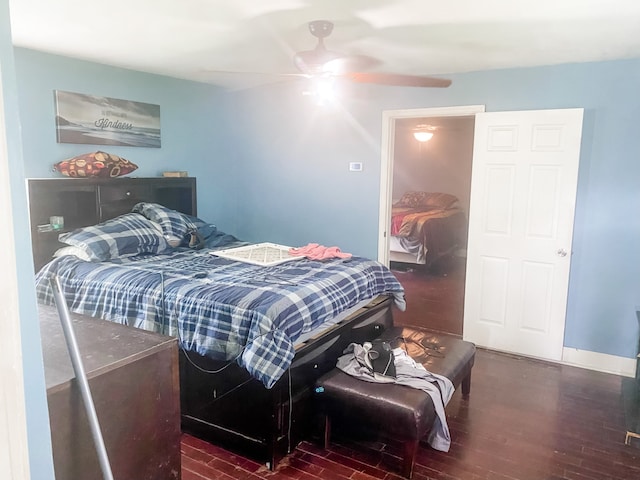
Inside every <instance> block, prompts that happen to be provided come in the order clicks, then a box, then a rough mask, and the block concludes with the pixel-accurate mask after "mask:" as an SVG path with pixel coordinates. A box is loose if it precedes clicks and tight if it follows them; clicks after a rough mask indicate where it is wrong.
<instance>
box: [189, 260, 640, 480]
mask: <svg viewBox="0 0 640 480" xmlns="http://www.w3.org/2000/svg"><path fill="white" fill-rule="evenodd" d="M460 265H462V267H463V262H458V264H457V266H458V267H460ZM454 267H455V265H454ZM445 273H446V275H445ZM397 276H398V278H399V280H400V281H401V282H402V283H403V285H405V288H407V292H408V303H409V306H408V308H407V311H406V312H404V313H399V314H398V316H397V318H396V323H398V324H404V325H420V326H423V327H428V328H431V329H433V330H438V331H441V332H449V333H453V334H458V335H459V334H461V332H462V298H463V288H464V287H463V283H464V282H460V281H459V278H458V281H457V282H456V276H458V277H460V276H462V277H463V276H464V268H462V270H460V269H459V268H457V269H456V268H450V269H447V270H446V271H441V272H440V273H434V272H432V273H428V274H427V275H426V278H427V279H428V280H429V281H425V280H424V279H425V276H424V272H418V271H411V272H409V271H406V272H397ZM421 279H422V281H421ZM414 287H415V288H414ZM412 292H415V294H416V296H415V297H414V296H413V295H414V294H413V293H412ZM454 299H458V300H459V301H460V302H459V304H455V303H454ZM395 313H397V312H395ZM395 313H394V314H395ZM425 319H426V320H425ZM446 411H447V418H448V423H449V428H450V431H451V438H452V445H451V449H450V451H449V452H447V453H443V452H438V451H436V450H433V449H431V448H430V447H429V446H428V445H426V444H423V445H421V448H420V451H419V452H418V455H417V459H416V466H415V469H414V475H413V478H414V479H415V480H561V479H565V480H640V440H632V445H629V446H627V445H625V444H624V438H625V431H626V430H625V425H624V412H623V406H622V398H621V377H619V376H616V375H609V374H604V373H599V372H593V371H590V370H585V369H580V368H576V367H568V366H563V365H557V364H552V363H546V362H541V361H535V360H531V359H526V358H521V357H517V356H513V355H506V354H501V353H496V352H492V351H488V350H483V349H478V352H477V354H476V362H475V366H474V368H473V373H472V385H471V395H470V396H469V398H468V399H466V400H465V399H463V398H462V395H461V394H460V392H459V391H458V392H456V393H455V394H454V396H453V398H452V399H451V401H450V402H449V405H448V406H447V409H446ZM334 427H335V426H334ZM400 454H401V449H400V446H399V445H396V444H389V443H384V442H382V441H380V440H378V439H375V438H370V439H366V440H363V439H354V438H353V437H348V436H345V435H341V433H340V431H339V428H334V436H333V439H332V445H331V447H330V449H328V450H324V449H323V448H322V447H321V443H320V441H319V439H314V438H311V439H309V440H308V441H305V442H303V443H302V444H300V445H299V446H298V447H297V448H296V449H295V450H294V451H293V452H292V453H291V454H290V455H289V456H288V457H286V458H285V459H284V460H283V461H282V462H281V463H280V464H279V465H278V468H277V469H276V471H274V472H271V471H270V470H269V469H268V468H267V467H266V466H264V465H262V464H259V463H257V462H254V461H252V460H250V459H247V458H244V457H242V456H239V455H236V454H234V453H231V452H228V451H226V450H224V449H222V448H220V447H217V446H214V445H212V444H210V443H207V442H205V441H202V440H200V439H198V438H195V437H193V436H191V435H187V434H183V437H182V479H183V480H203V479H208V480H213V479H216V480H217V479H252V480H257V479H296V480H318V479H323V480H325V479H326V480H334V479H335V480H342V479H351V480H368V479H371V480H372V479H384V480H391V479H400V478H402V477H400V476H399V475H398V472H399V471H400Z"/></svg>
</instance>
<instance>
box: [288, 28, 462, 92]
mask: <svg viewBox="0 0 640 480" xmlns="http://www.w3.org/2000/svg"><path fill="white" fill-rule="evenodd" d="M332 31H333V23H331V22H330V21H328V20H314V21H312V22H309V32H311V35H313V36H314V37H316V38H317V39H318V44H317V45H316V47H315V48H314V49H313V50H305V51H301V52H297V53H296V54H295V55H294V56H293V63H294V65H295V66H296V67H297V68H298V70H300V72H301V73H302V74H303V75H308V76H320V75H330V76H337V77H345V78H348V79H349V80H351V81H353V82H356V83H374V84H378V85H395V86H403V87H435V88H446V87H448V86H449V85H451V80H449V79H446V78H435V77H425V76H416V75H402V74H396V73H381V72H369V73H367V72H363V70H369V69H371V68H373V67H375V66H377V65H379V64H380V61H379V60H377V59H375V58H372V57H369V56H366V55H344V54H341V53H338V52H334V51H332V50H328V49H327V48H326V47H325V45H324V39H325V38H327V37H328V36H329V35H330V34H331V32H332Z"/></svg>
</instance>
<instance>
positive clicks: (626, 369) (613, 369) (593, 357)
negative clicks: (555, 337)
mask: <svg viewBox="0 0 640 480" xmlns="http://www.w3.org/2000/svg"><path fill="white" fill-rule="evenodd" d="M562 363H563V364H565V365H571V366H574V367H581V368H586V369H588V370H596V371H598V372H604V373H613V374H615V375H622V376H624V377H635V376H636V359H635V358H627V357H618V356H615V355H609V354H606V353H598V352H590V351H588V350H578V349H577V348H567V347H564V348H563V349H562Z"/></svg>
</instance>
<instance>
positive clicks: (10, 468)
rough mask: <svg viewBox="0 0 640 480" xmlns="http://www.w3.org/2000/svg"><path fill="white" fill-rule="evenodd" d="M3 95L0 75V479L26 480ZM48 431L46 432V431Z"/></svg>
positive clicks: (19, 347)
mask: <svg viewBox="0 0 640 480" xmlns="http://www.w3.org/2000/svg"><path fill="white" fill-rule="evenodd" d="M4 112H5V107H4V94H3V86H2V73H1V72H0V185H1V186H2V188H0V222H2V225H3V226H4V234H3V235H2V236H1V237H0V267H2V271H3V275H2V279H0V288H1V291H2V294H1V295H0V300H1V301H2V322H3V333H2V335H0V365H1V366H2V368H0V450H2V451H3V452H5V453H3V454H2V455H0V477H1V478H19V479H28V478H30V465H29V447H28V445H29V440H28V436H27V413H26V403H25V391H24V372H23V358H22V346H21V345H22V342H21V331H20V313H19V301H18V299H19V292H18V276H17V266H16V246H15V236H14V230H13V217H12V213H11V212H12V207H11V182H10V181H9V177H10V173H9V150H8V146H7V136H6V123H5V113H4ZM47 430H48V429H47Z"/></svg>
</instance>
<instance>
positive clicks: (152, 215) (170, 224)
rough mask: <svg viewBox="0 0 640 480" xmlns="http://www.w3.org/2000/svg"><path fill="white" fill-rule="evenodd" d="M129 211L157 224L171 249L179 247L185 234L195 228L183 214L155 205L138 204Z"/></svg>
mask: <svg viewBox="0 0 640 480" xmlns="http://www.w3.org/2000/svg"><path fill="white" fill-rule="evenodd" d="M131 211H132V212H137V213H140V214H142V215H144V216H145V217H147V218H148V219H149V220H151V221H152V222H155V223H157V224H159V225H160V227H162V233H163V234H164V236H165V238H166V240H167V241H168V242H169V244H170V245H171V246H173V247H177V246H178V245H180V244H181V243H182V242H183V241H184V239H185V237H186V236H187V233H189V231H190V230H193V229H194V228H195V226H194V225H192V224H191V222H189V221H188V216H187V215H185V214H184V213H180V212H178V211H176V210H171V209H170V208H167V207H163V206H162V205H159V204H157V203H144V202H143V203H138V204H136V205H134V207H133V209H132V210H131Z"/></svg>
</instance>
